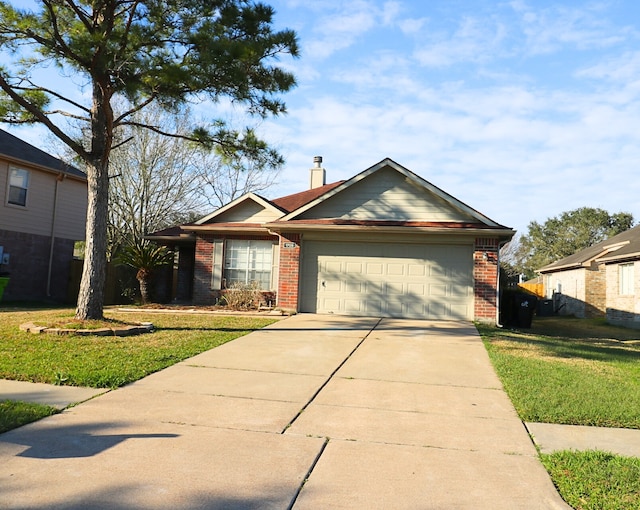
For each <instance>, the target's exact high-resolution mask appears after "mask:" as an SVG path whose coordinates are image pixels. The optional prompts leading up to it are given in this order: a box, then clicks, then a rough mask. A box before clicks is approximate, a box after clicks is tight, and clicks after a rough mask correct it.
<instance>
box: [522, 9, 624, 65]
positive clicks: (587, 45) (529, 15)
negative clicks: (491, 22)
mask: <svg viewBox="0 0 640 510" xmlns="http://www.w3.org/2000/svg"><path fill="white" fill-rule="evenodd" d="M510 5H511V7H512V8H513V10H514V11H515V12H516V13H517V14H519V15H520V17H521V20H520V25H521V28H522V31H523V34H524V36H525V38H526V42H525V44H526V52H527V53H529V54H532V55H541V54H547V53H552V52H554V51H558V50H560V49H562V48H563V47H572V48H575V49H578V50H588V49H594V48H596V49H601V48H607V47H611V46H613V45H615V44H618V43H620V42H622V41H623V40H624V39H625V37H626V36H627V35H628V34H629V33H631V31H632V29H631V28H630V27H615V28H614V27H612V26H611V25H610V24H609V23H608V22H607V21H606V19H605V18H603V17H602V12H601V9H602V8H603V6H601V5H598V4H593V3H592V4H587V5H583V6H581V7H579V8H569V7H565V6H561V5H560V6H552V7H549V8H544V9H535V8H534V7H531V6H529V5H528V4H527V3H525V2H512V3H511V4H510Z"/></svg>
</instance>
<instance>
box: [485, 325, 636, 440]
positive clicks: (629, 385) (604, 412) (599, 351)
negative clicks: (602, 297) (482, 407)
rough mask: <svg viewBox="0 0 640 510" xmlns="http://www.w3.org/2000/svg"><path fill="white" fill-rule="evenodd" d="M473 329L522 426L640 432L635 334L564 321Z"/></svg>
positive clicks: (628, 331) (622, 330)
mask: <svg viewBox="0 0 640 510" xmlns="http://www.w3.org/2000/svg"><path fill="white" fill-rule="evenodd" d="M478 330H479V332H480V334H481V335H482V338H483V340H484V342H485V345H486V347H487V350H488V352H489V357H490V358H491V361H492V363H493V365H494V367H495V369H496V372H497V373H498V376H499V377H500V379H501V380H502V383H503V385H504V387H505V390H506V392H507V394H508V395H509V397H510V398H511V401H512V402H513V405H514V406H515V408H516V410H517V411H518V414H519V415H520V417H521V418H522V419H523V420H524V421H531V422H543V423H564V424H570V425H596V426H601V427H625V428H640V342H638V340H639V339H640V331H634V330H629V329H624V328H618V327H613V326H607V325H606V324H603V323H602V322H601V321H597V320H588V319H574V318H570V317H548V318H547V317H544V318H543V317H541V318H536V319H535V320H534V323H533V327H532V328H531V329H530V330H509V329H497V328H491V327H487V326H483V325H478Z"/></svg>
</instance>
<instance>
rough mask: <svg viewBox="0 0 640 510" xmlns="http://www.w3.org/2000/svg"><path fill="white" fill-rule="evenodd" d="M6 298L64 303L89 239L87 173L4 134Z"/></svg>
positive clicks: (0, 141)
mask: <svg viewBox="0 0 640 510" xmlns="http://www.w3.org/2000/svg"><path fill="white" fill-rule="evenodd" d="M0 197H2V205H1V206H0V247H2V252H3V253H4V254H5V255H7V254H8V255H9V257H8V258H9V260H8V262H9V263H8V264H3V265H2V266H0V271H3V272H9V273H10V280H9V284H8V286H7V287H6V289H5V292H4V297H3V300H4V301H7V300H41V299H54V300H60V301H61V300H64V299H65V298H66V296H67V286H68V277H69V270H70V263H71V260H72V259H73V249H74V243H75V242H76V241H80V240H83V239H84V236H85V218H86V211H87V178H86V175H85V174H84V173H83V172H81V171H80V170H78V169H77V168H74V167H72V166H69V165H67V164H65V163H64V162H63V161H61V160H59V159H57V158H54V157H53V156H51V155H49V154H47V153H45V152H43V151H41V150H40V149H37V148H36V147H33V146H32V145H30V144H28V143H26V142H24V141H23V140H20V139H19V138H16V137H15V136H13V135H11V134H9V133H7V132H6V131H2V130H0Z"/></svg>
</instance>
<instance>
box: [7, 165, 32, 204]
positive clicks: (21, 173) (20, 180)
mask: <svg viewBox="0 0 640 510" xmlns="http://www.w3.org/2000/svg"><path fill="white" fill-rule="evenodd" d="M28 188H29V171H28V170H22V169H20V168H10V169H9V197H8V199H7V202H9V203H10V204H13V205H21V206H23V207H24V206H26V205H27V189H28Z"/></svg>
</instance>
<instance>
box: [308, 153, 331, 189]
mask: <svg viewBox="0 0 640 510" xmlns="http://www.w3.org/2000/svg"><path fill="white" fill-rule="evenodd" d="M309 182H310V186H309V189H314V188H319V187H320V186H324V185H325V184H326V183H327V172H326V170H325V169H324V168H322V156H314V157H313V168H311V169H310V170H309Z"/></svg>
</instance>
